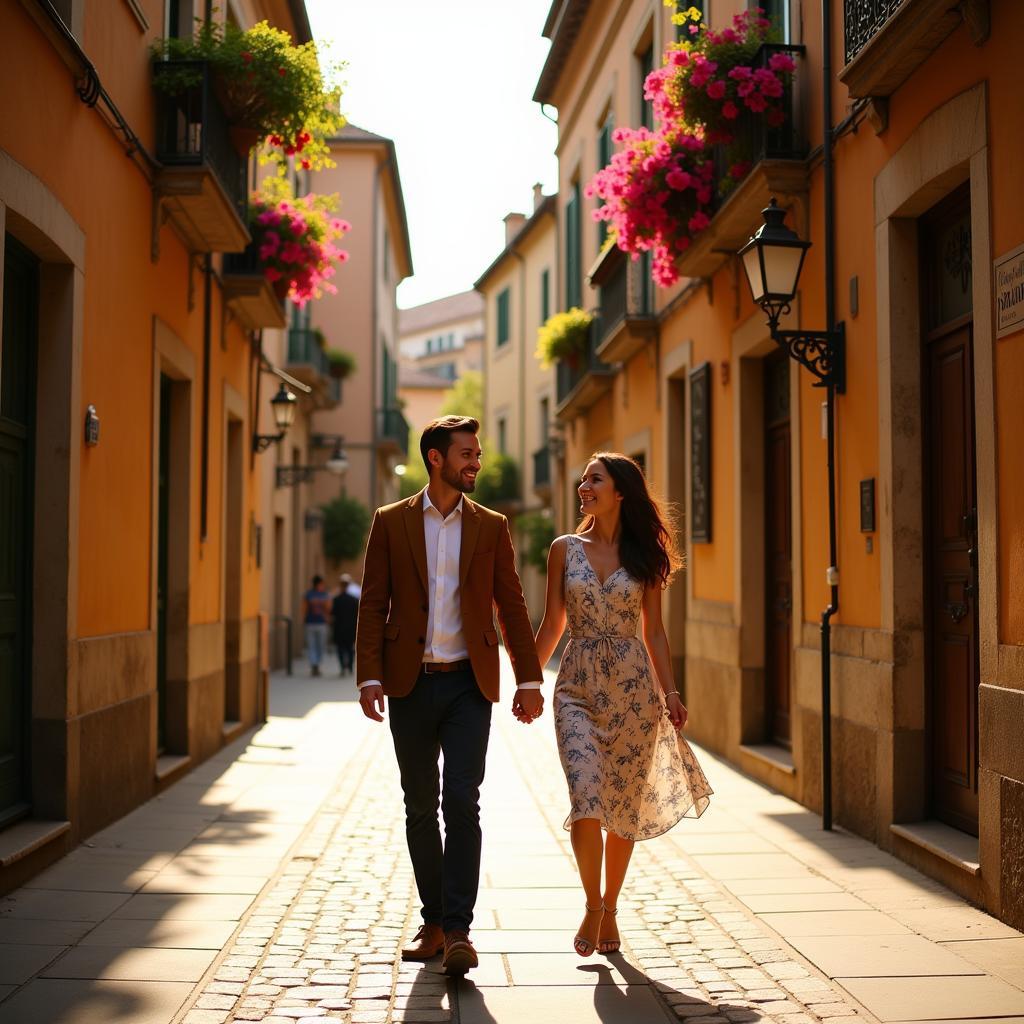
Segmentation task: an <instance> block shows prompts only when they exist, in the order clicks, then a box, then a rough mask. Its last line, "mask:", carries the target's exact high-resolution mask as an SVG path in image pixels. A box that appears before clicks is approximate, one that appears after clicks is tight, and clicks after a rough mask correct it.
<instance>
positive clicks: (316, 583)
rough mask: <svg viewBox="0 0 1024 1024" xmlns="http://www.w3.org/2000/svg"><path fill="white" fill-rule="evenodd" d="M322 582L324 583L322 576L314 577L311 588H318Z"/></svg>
mask: <svg viewBox="0 0 1024 1024" xmlns="http://www.w3.org/2000/svg"><path fill="white" fill-rule="evenodd" d="M323 581H324V578H323V576H314V577H313V586H314V587H319V586H320V584H321V583H323Z"/></svg>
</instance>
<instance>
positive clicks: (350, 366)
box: [324, 348, 356, 380]
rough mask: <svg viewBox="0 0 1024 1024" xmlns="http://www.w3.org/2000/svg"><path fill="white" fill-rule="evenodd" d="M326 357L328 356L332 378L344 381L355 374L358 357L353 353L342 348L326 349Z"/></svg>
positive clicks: (328, 366) (328, 365)
mask: <svg viewBox="0 0 1024 1024" xmlns="http://www.w3.org/2000/svg"><path fill="white" fill-rule="evenodd" d="M324 355H325V356H327V368H328V371H329V372H330V374H331V376H332V377H336V378H337V379H338V380H344V379H345V378H346V377H350V376H351V375H352V374H353V373H355V370H356V357H355V356H354V355H352V353H351V352H346V351H345V350H344V349H340V348H325V349H324Z"/></svg>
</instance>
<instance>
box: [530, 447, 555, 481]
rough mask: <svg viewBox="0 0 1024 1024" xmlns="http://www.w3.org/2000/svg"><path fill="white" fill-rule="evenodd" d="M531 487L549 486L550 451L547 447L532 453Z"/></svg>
mask: <svg viewBox="0 0 1024 1024" xmlns="http://www.w3.org/2000/svg"><path fill="white" fill-rule="evenodd" d="M533 486H534V487H550V486H551V450H550V449H549V448H548V446H547V445H544V447H543V448H538V449H537V451H535V452H534V453H533Z"/></svg>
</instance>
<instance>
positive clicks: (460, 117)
mask: <svg viewBox="0 0 1024 1024" xmlns="http://www.w3.org/2000/svg"><path fill="white" fill-rule="evenodd" d="M550 7H551V0H513V2H512V3H498V2H496V0H419V2H416V3H414V2H412V0H306V8H307V10H308V11H309V19H310V23H311V25H312V28H313V34H314V36H315V37H316V39H317V42H318V44H320V43H323V42H329V43H330V44H331V48H330V56H331V57H332V58H334V59H340V60H345V61H347V62H348V68H347V69H346V72H345V75H344V79H345V81H346V83H347V85H346V86H345V88H344V92H343V95H342V101H341V109H342V113H344V114H345V116H346V117H347V118H348V119H349V120H350V121H351V122H352V123H353V124H356V125H358V126H359V127H360V128H365V129H367V130H368V131H372V132H376V133H377V134H378V135H384V136H386V137H388V138H391V139H394V141H395V146H396V148H397V151H398V168H399V173H400V174H401V178H402V189H403V192H404V194H405V206H406V211H407V213H408V217H409V233H410V236H411V238H412V257H413V265H414V267H415V271H416V273H415V276H414V277H412V278H410V279H409V280H407V281H405V282H403V283H402V284H401V285H400V286H399V290H398V303H399V305H400V306H402V307H403V308H406V307H409V306H415V305H419V304H420V303H422V302H429V301H430V300H432V299H439V298H441V297H443V296H445V295H450V294H452V293H454V292H459V291H464V290H466V289H468V288H472V287H473V282H474V281H475V280H476V278H477V277H479V276H480V274H481V273H483V271H484V270H486V269H487V267H488V266H489V265H490V263H491V261H492V260H493V259H494V257H495V256H497V255H498V253H499V252H500V251H501V249H502V248H503V246H504V225H503V224H502V218H503V217H504V216H505V214H507V213H509V212H510V211H513V210H516V211H520V212H523V213H529V212H530V211H531V209H532V206H533V184H534V182H537V181H539V182H541V184H542V185H543V186H544V191H545V192H546V193H549V192H554V191H555V189H556V187H557V182H558V166H557V162H556V160H555V156H554V149H555V143H556V140H557V133H556V128H555V125H554V124H552V123H551V121H549V120H548V119H547V118H545V117H544V115H543V114H542V113H541V111H540V106H539V104H537V103H534V102H533V99H532V96H533V91H534V88H535V87H536V85H537V79H538V77H539V75H540V69H541V67H542V66H543V63H544V57H545V55H546V54H547V50H548V46H549V43H548V41H547V40H546V39H544V38H542V37H541V34H540V32H541V29H542V28H543V26H544V19H545V18H546V17H547V13H548V10H549V9H550ZM547 109H548V112H549V113H554V111H552V110H551V109H550V108H547ZM341 199H342V205H343V206H344V199H345V197H344V196H342V197H341ZM342 215H344V210H342Z"/></svg>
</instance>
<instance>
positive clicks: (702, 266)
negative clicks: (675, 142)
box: [678, 43, 808, 277]
mask: <svg viewBox="0 0 1024 1024" xmlns="http://www.w3.org/2000/svg"><path fill="white" fill-rule="evenodd" d="M780 52H781V53H789V54H792V56H793V57H794V58H796V59H797V61H798V64H797V71H796V73H795V74H794V76H793V81H792V83H791V84H790V86H789V88H788V95H787V96H786V98H785V104H786V106H787V107H788V113H787V117H786V120H785V121H784V122H783V123H782V124H781V125H779V126H777V127H773V126H771V125H769V124H768V122H767V120H766V119H765V117H763V116H762V115H758V114H754V113H752V112H751V111H744V113H743V114H741V115H740V117H739V118H737V120H736V122H735V136H736V137H735V140H734V141H733V142H732V143H730V144H729V145H728V147H726V146H724V145H719V146H717V147H716V148H715V154H714V160H715V171H716V176H715V183H716V187H717V186H718V185H719V184H720V183H721V182H723V181H724V180H725V178H726V172H727V170H728V167H729V165H730V163H732V162H733V161H735V160H736V159H742V160H746V161H748V162H749V163H750V164H751V169H750V171H749V172H748V173H747V175H746V177H744V178H742V179H741V180H740V181H739V182H738V183H737V184H736V185H735V186H734V187H733V188H732V189H731V190H730V191H729V192H728V193H727V194H726V195H725V196H724V197H723V198H722V199H721V200H720V201H719V204H718V207H717V209H716V210H715V213H714V215H713V216H712V218H711V224H710V225H709V226H708V227H707V228H705V229H704V231H702V232H701V233H700V234H699V235H698V236H697V238H696V240H695V241H694V243H693V245H692V246H690V248H689V249H688V250H687V251H686V252H685V253H683V255H682V256H681V257H680V258H679V264H678V265H679V272H680V274H682V276H683V277H710V276H711V275H712V274H714V272H715V271H716V270H718V268H719V267H720V266H722V264H723V263H725V261H726V260H728V259H729V258H730V257H731V256H732V255H733V254H734V253H735V252H736V250H737V249H738V248H739V247H740V246H741V245H743V243H744V242H746V241H747V239H748V238H750V236H751V234H752V233H753V232H754V231H755V230H756V229H757V226H758V224H760V223H761V210H762V209H763V208H764V207H765V206H766V205H767V203H768V198H769V196H771V195H774V196H776V197H777V198H778V200H779V203H780V205H782V206H786V205H787V203H786V197H795V196H798V195H803V194H804V193H806V192H807V187H808V174H807V162H806V159H805V158H806V156H807V145H806V142H805V141H804V139H803V136H802V133H801V132H800V124H801V116H800V105H799V97H800V92H801V89H800V70H801V66H800V64H799V58H800V57H801V56H803V52H804V48H803V47H802V46H789V45H783V44H778V43H765V44H764V45H763V46H762V47H761V48H760V49H759V50H758V52H757V57H756V58H755V62H756V66H758V67H767V65H768V59H769V57H771V55H772V54H773V53H780Z"/></svg>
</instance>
